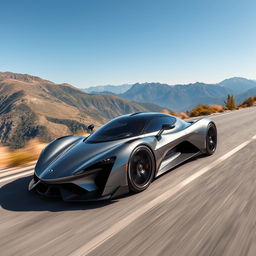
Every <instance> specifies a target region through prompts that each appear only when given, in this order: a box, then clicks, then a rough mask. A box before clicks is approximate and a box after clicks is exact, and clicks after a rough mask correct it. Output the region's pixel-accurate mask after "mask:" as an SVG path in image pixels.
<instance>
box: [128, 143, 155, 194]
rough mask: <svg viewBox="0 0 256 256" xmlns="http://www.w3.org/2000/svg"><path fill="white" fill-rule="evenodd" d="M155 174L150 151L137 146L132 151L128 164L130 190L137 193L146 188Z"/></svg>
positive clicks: (152, 156) (153, 161) (144, 147)
mask: <svg viewBox="0 0 256 256" xmlns="http://www.w3.org/2000/svg"><path fill="white" fill-rule="evenodd" d="M154 174H155V160H154V155H153V153H152V151H151V150H150V149H149V148H148V147H146V146H139V147H137V148H135V150H134V151H133V152H132V154H131V157H130V160H129V165H128V185H129V190H130V191H131V192H135V193H139V192H142V191H143V190H145V189H146V188H148V186H149V185H150V183H151V182H152V180H153V178H154Z"/></svg>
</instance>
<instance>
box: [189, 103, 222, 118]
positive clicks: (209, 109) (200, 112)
mask: <svg viewBox="0 0 256 256" xmlns="http://www.w3.org/2000/svg"><path fill="white" fill-rule="evenodd" d="M224 109H225V108H224V107H223V106H221V105H210V106H209V105H203V104H200V105H197V106H196V107H195V108H194V109H192V110H191V111H190V113H189V115H190V116H191V117H196V116H205V115H211V114H213V113H218V112H223V111H224Z"/></svg>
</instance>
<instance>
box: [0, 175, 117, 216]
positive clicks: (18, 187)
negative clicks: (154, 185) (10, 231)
mask: <svg viewBox="0 0 256 256" xmlns="http://www.w3.org/2000/svg"><path fill="white" fill-rule="evenodd" d="M31 178H32V176H30V177H24V178H20V179H17V180H14V181H12V182H10V183H8V184H5V185H3V186H2V187H1V188H0V205H1V207H2V208H3V209H6V210H9V211H21V212H23V211H50V212H60V211H76V210H90V209H96V208H101V207H104V206H107V205H110V204H113V203H115V202H117V200H118V199H116V200H104V201H97V202H64V201H62V200H61V199H58V198H45V197H42V196H40V195H38V194H36V193H33V192H29V191H28V184H29V182H30V180H31Z"/></svg>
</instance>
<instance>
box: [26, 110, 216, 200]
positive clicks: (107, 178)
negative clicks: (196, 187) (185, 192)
mask: <svg viewBox="0 0 256 256" xmlns="http://www.w3.org/2000/svg"><path fill="white" fill-rule="evenodd" d="M93 128H94V126H93V125H90V126H88V129H89V130H90V133H91V134H90V135H89V136H88V137H83V136H75V135H71V136H65V137H61V138H58V139H56V140H54V141H52V142H51V143H50V144H48V146H46V148H45V149H44V150H43V151H42V152H41V155H40V157H39V159H38V161H37V164H36V166H35V171H34V177H33V179H32V180H31V182H30V184H29V190H32V191H36V192H38V193H39V194H41V195H44V196H49V197H50V196H52V197H60V198H62V199H63V200H65V201H95V200H102V199H110V198H115V197H117V196H120V195H122V194H125V193H128V192H129V191H130V192H135V193H138V192H141V191H143V190H145V189H146V188H147V187H148V186H149V185H150V183H151V182H152V181H153V180H154V179H155V178H156V177H157V176H159V175H162V174H163V173H165V172H167V171H169V170H171V169H173V168H174V167H175V166H177V165H180V164H181V163H183V162H185V161H187V160H188V159H190V158H193V157H196V156H198V155H200V154H204V155H212V154H213V153H214V152H215V150H216V146H217V129H216V125H215V123H214V122H213V121H212V120H211V119H209V118H201V119H199V120H193V121H184V120H182V119H179V118H177V117H175V116H172V115H168V114H163V113H144V112H139V113H133V114H129V115H124V116H120V117H117V118H115V119H113V120H111V121H109V122H108V123H106V124H105V125H103V126H102V127H101V128H99V129H98V130H97V131H95V132H93Z"/></svg>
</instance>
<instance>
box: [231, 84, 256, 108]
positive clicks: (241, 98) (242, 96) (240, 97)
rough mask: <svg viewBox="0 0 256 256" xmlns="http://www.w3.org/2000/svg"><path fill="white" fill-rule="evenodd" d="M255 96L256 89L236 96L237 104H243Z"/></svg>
mask: <svg viewBox="0 0 256 256" xmlns="http://www.w3.org/2000/svg"><path fill="white" fill-rule="evenodd" d="M252 96H255V97H256V87H254V88H251V89H249V90H247V91H246V92H243V93H241V94H238V95H236V96H235V100H236V103H237V104H241V103H242V102H243V101H244V100H245V99H247V98H249V97H252Z"/></svg>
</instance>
